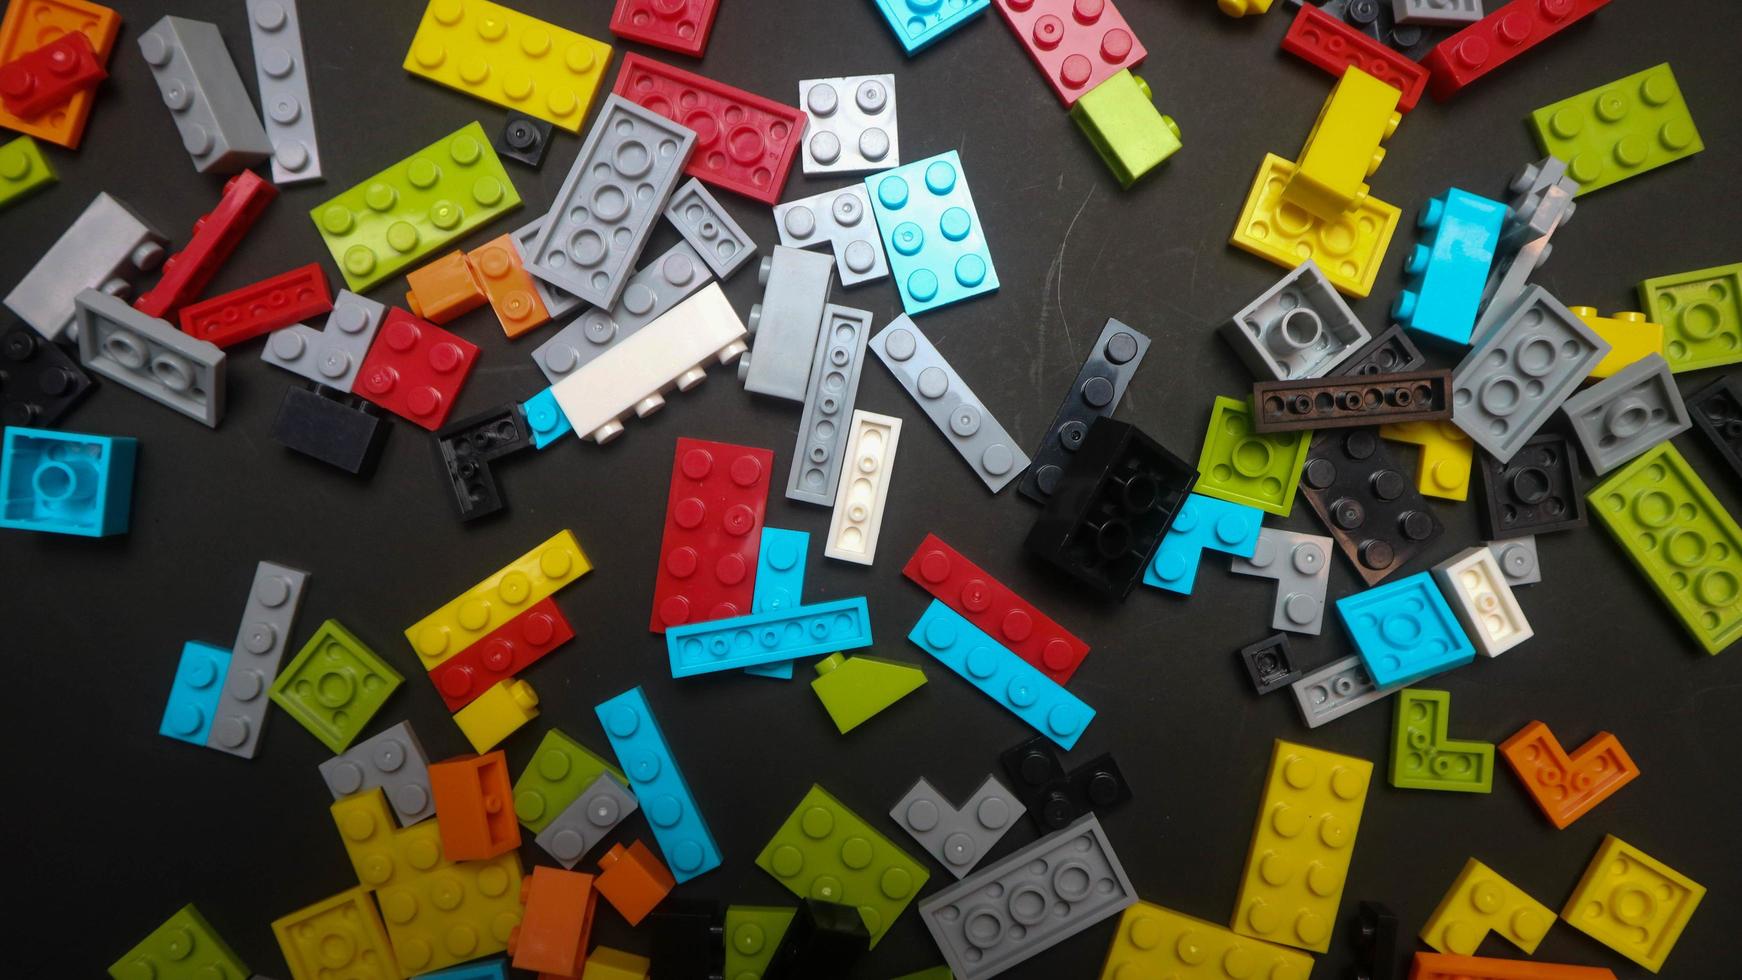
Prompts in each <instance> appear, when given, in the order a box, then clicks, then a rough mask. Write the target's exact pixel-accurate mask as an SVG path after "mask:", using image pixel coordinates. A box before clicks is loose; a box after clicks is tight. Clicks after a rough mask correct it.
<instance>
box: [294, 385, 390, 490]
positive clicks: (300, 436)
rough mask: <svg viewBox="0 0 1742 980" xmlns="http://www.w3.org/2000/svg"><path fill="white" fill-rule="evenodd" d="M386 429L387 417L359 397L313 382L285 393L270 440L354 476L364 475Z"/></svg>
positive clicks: (384, 438)
mask: <svg viewBox="0 0 1742 980" xmlns="http://www.w3.org/2000/svg"><path fill="white" fill-rule="evenodd" d="M388 428H389V426H388V422H387V419H385V418H383V417H382V415H381V413H380V412H379V411H378V410H377V409H376V408H375V406H373V405H371V404H369V403H368V402H366V401H364V400H363V399H361V398H358V397H356V396H354V395H348V394H346V393H345V392H342V391H339V390H337V389H334V388H327V387H324V386H322V385H313V386H311V387H307V388H291V389H289V390H288V391H286V392H285V393H284V401H283V402H282V403H280V405H279V406H278V417H277V418H276V419H275V420H273V423H272V438H273V439H274V440H276V441H277V442H278V443H279V444H280V445H282V446H284V447H285V448H287V449H292V450H295V451H296V452H299V453H302V454H303V455H305V456H312V457H314V458H315V459H318V460H320V461H321V462H323V463H327V464H330V465H332V466H337V467H338V468H339V469H341V470H344V471H345V472H347V473H350V474H352V475H353V476H366V475H368V474H369V473H370V472H371V471H373V470H374V469H375V464H376V462H377V461H378V460H380V459H381V450H382V447H384V446H385V445H386V444H387V430H388Z"/></svg>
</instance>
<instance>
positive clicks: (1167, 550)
mask: <svg viewBox="0 0 1742 980" xmlns="http://www.w3.org/2000/svg"><path fill="white" fill-rule="evenodd" d="M1263 524H1264V512H1263V511H1261V510H1259V509H1258V508H1256V507H1248V506H1246V505H1245V504H1235V503H1229V502H1228V501H1226V500H1218V499H1216V498H1215V497H1206V496H1204V495H1202V494H1197V493H1194V494H1192V495H1191V496H1189V497H1187V498H1186V502H1185V506H1183V507H1181V508H1180V512H1179V516H1177V517H1175V518H1174V519H1173V526H1172V527H1169V528H1168V529H1167V535H1166V536H1165V537H1163V538H1162V539H1161V544H1160V545H1159V546H1157V547H1156V549H1155V556H1154V557H1152V558H1150V559H1149V567H1148V568H1146V569H1144V570H1143V584H1144V585H1147V586H1151V587H1153V588H1157V589H1163V590H1165V591H1168V592H1178V593H1179V594H1180V595H1191V594H1192V586H1193V584H1195V583H1196V582H1197V580H1198V560H1199V559H1200V558H1202V557H1203V552H1204V549H1206V548H1208V549H1209V550H1211V551H1225V552H1227V553H1228V554H1230V555H1234V556H1237V557H1240V558H1251V557H1252V556H1253V555H1254V554H1255V553H1257V551H1258V531H1259V528H1260V527H1261V526H1262V525H1263Z"/></svg>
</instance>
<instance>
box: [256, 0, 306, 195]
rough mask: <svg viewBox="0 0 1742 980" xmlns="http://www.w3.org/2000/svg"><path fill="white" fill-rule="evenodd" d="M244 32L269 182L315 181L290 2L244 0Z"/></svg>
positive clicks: (297, 30)
mask: <svg viewBox="0 0 1742 980" xmlns="http://www.w3.org/2000/svg"><path fill="white" fill-rule="evenodd" d="M248 34H249V38H250V39H251V40H252V41H253V43H254V77H255V80H256V81H257V82H258V83H259V88H260V115H261V119H262V121H263V122H264V123H265V124H266V135H267V137H268V138H270V139H271V141H272V181H273V183H275V184H279V185H284V184H296V183H301V182H303V181H309V180H319V179H320V178H321V153H320V148H319V146H318V145H317V143H316V140H315V120H314V113H313V107H312V106H311V105H310V102H309V90H308V70H307V59H306V58H305V57H304V48H303V42H302V24H301V18H300V16H299V15H298V13H297V8H296V0H248Z"/></svg>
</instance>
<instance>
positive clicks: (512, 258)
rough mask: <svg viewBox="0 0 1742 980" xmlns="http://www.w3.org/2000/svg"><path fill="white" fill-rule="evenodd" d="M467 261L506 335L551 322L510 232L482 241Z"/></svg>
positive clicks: (514, 334)
mask: <svg viewBox="0 0 1742 980" xmlns="http://www.w3.org/2000/svg"><path fill="white" fill-rule="evenodd" d="M466 261H467V262H469V263H471V265H472V272H473V273H475V274H476V275H477V277H478V282H479V283H480V284H482V285H483V287H484V293H485V295H487V296H489V298H490V309H492V310H494V311H495V313H496V319H497V321H499V322H500V323H501V324H502V332H503V333H505V334H507V335H508V337H509V339H513V338H515V337H518V336H520V335H521V334H523V333H526V332H527V331H528V330H536V329H538V328H539V327H542V326H544V325H545V324H547V323H549V322H550V310H548V309H546V308H545V305H544V300H541V299H539V298H538V287H537V286H535V285H534V284H533V281H532V273H530V272H527V271H526V266H525V265H524V264H523V263H522V262H521V261H520V249H518V248H516V247H515V245H514V236H513V235H503V236H502V237H501V238H498V239H495V240H494V241H489V242H485V243H484V244H483V245H480V246H478V247H477V248H476V249H474V250H473V251H472V252H471V253H470V254H468V255H467V256H466Z"/></svg>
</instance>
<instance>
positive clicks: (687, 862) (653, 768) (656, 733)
mask: <svg viewBox="0 0 1742 980" xmlns="http://www.w3.org/2000/svg"><path fill="white" fill-rule="evenodd" d="M593 711H594V713H595V714H597V715H598V716H599V724H600V725H602V726H603V727H604V729H605V735H606V737H607V738H609V739H610V740H611V749H612V751H614V752H615V753H616V754H617V761H619V762H621V763H622V764H623V772H624V774H625V775H627V776H628V777H629V789H630V791H631V792H633V793H634V794H635V795H636V797H637V798H638V799H645V800H648V801H649V806H650V807H657V811H656V812H655V814H654V817H653V819H652V820H650V821H649V823H650V824H651V826H652V828H653V839H654V841H655V842H656V843H657V844H659V849H660V851H661V852H662V853H664V854H665V860H666V863H667V864H669V865H670V866H671V871H672V876H673V877H674V878H676V879H677V881H678V883H679V884H682V883H683V882H686V881H689V880H690V879H691V878H694V877H696V876H697V875H700V874H704V873H706V872H708V871H712V870H713V869H715V868H717V867H719V866H720V849H719V847H718V846H716V845H715V844H714V836H713V834H712V833H711V832H709V830H708V824H707V821H706V820H705V819H703V817H702V815H701V812H700V811H699V810H697V809H696V803H695V797H694V796H693V795H691V793H690V789H689V784H688V783H686V782H685V781H684V777H683V772H682V771H681V770H680V769H679V768H678V766H677V760H676V759H675V758H673V757H672V754H671V749H670V747H669V746H668V745H667V744H666V741H665V735H664V734H663V733H661V732H660V729H659V722H658V721H657V720H656V719H655V718H654V717H653V711H652V709H651V708H650V707H648V704H647V698H646V696H645V695H643V694H642V693H641V688H639V687H634V688H630V689H629V690H627V691H624V692H623V693H622V694H619V695H617V696H616V697H613V698H610V699H608V700H605V701H602V702H600V703H599V704H598V706H597V707H595V708H594V709H593Z"/></svg>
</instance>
